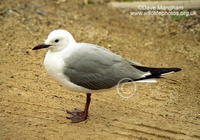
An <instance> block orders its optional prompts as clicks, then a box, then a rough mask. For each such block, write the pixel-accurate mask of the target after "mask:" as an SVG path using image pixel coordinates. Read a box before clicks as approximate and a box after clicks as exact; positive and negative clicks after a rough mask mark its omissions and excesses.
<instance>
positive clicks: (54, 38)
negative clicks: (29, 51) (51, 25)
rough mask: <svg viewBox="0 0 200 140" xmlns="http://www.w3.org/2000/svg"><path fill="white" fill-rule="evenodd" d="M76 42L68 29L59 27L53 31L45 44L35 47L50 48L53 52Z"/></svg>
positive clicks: (35, 48) (36, 48)
mask: <svg viewBox="0 0 200 140" xmlns="http://www.w3.org/2000/svg"><path fill="white" fill-rule="evenodd" d="M74 43H76V41H75V40H74V38H73V36H72V35H71V34H70V33H69V32H67V31H66V30H62V29H58V30H54V31H52V32H51V33H50V34H49V36H48V38H47V39H46V41H45V43H44V44H40V45H38V46H36V47H34V48H33V50H38V49H42V48H49V50H50V51H51V52H56V51H61V50H63V49H64V48H66V47H67V46H69V45H73V44H74Z"/></svg>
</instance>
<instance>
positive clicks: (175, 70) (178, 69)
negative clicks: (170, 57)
mask: <svg viewBox="0 0 200 140" xmlns="http://www.w3.org/2000/svg"><path fill="white" fill-rule="evenodd" d="M181 70H182V69H181V68H174V72H178V71H181Z"/></svg>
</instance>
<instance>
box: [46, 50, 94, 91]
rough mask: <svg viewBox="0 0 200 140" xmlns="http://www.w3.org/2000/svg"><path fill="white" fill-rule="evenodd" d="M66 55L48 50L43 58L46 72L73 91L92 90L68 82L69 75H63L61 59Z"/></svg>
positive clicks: (63, 64)
mask: <svg viewBox="0 0 200 140" xmlns="http://www.w3.org/2000/svg"><path fill="white" fill-rule="evenodd" d="M66 57H68V56H67V55H66V54H65V55H64V54H62V51H61V52H50V51H49V52H48V53H47V54H46V57H45V59H44V66H45V69H46V72H47V73H48V74H49V75H50V76H51V77H52V78H53V79H54V80H55V81H57V82H58V83H59V84H60V85H62V86H64V87H65V88H67V89H69V90H71V91H75V92H83V93H89V92H94V91H93V90H89V89H86V88H84V87H81V86H78V85H75V84H74V83H72V82H70V80H69V77H67V76H66V75H64V67H66V64H65V63H64V61H63V58H66Z"/></svg>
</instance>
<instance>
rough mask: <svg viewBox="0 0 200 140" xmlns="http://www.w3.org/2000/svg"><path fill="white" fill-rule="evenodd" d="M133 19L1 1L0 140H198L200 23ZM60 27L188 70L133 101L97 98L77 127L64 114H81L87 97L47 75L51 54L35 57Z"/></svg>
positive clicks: (63, 1) (55, 3) (91, 9)
mask: <svg viewBox="0 0 200 140" xmlns="http://www.w3.org/2000/svg"><path fill="white" fill-rule="evenodd" d="M129 12H130V10H119V9H114V8H112V7H109V6H108V5H107V3H106V2H103V1H95V2H92V3H91V2H90V3H89V4H88V5H84V4H83V2H82V1H78V0H77V1H71V0H52V1H51V0H49V1H40V0H34V1H28V0H24V1H23V2H22V1H20V0H15V1H11V0H3V1H2V0H1V1H0V24H1V30H0V56H1V61H0V64H1V67H0V77H1V78H0V91H1V94H0V130H1V131H0V139H1V140H12V139H18V140H22V139H31V140H35V139H48V140H53V139H65V140H66V139H109V140H112V139H142V140H143V139H144V140H149V139H181V140H182V139H185V140H190V139H193V140H196V139H200V133H199V132H200V79H199V77H200V70H199V68H200V35H199V33H200V30H199V29H200V24H199V16H196V17H191V18H189V19H183V20H181V21H176V20H174V19H172V18H170V17H169V16H164V17H159V16H132V15H130V14H129ZM46 14H47V15H46ZM58 28H61V29H66V30H68V31H69V32H71V33H72V35H73V36H74V38H75V39H76V41H77V42H87V43H92V44H97V45H100V46H103V47H105V48H108V49H110V50H111V51H113V52H115V53H117V54H119V55H122V56H123V57H126V58H128V59H132V60H135V61H138V62H140V63H142V64H144V65H145V66H151V67H153V66H154V67H180V68H182V69H183V70H182V71H181V72H178V73H174V74H170V75H166V76H165V77H166V78H168V79H160V80H159V82H158V83H154V84H150V83H138V84H137V91H136V93H135V95H134V96H133V97H132V98H129V99H125V98H122V97H121V96H119V95H118V94H117V91H116V90H113V91H111V92H107V93H102V94H101V93H99V94H93V95H92V101H91V106H90V112H89V113H90V116H89V119H88V120H87V121H85V122H82V123H77V124H72V123H70V121H69V120H68V119H66V116H70V115H69V114H67V113H66V110H67V109H68V110H73V109H74V108H80V109H83V107H84V104H85V94H83V93H73V92H71V91H68V90H67V89H65V88H63V87H61V86H59V85H58V84H57V83H56V82H54V81H53V80H52V79H51V78H50V77H49V76H48V75H47V74H46V72H45V69H44V66H43V59H44V57H45V54H46V52H47V50H45V49H44V50H40V51H32V48H33V47H34V46H36V45H38V44H41V43H43V42H44V40H45V39H46V38H47V36H48V34H49V33H50V32H51V31H53V30H55V29H58ZM169 79H174V80H175V81H172V80H169Z"/></svg>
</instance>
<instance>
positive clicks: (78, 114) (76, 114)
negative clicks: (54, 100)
mask: <svg viewBox="0 0 200 140" xmlns="http://www.w3.org/2000/svg"><path fill="white" fill-rule="evenodd" d="M90 101H91V94H90V93H87V98H86V104H85V109H84V111H81V110H78V109H74V111H73V112H70V111H67V113H68V114H71V115H73V116H72V117H67V119H70V120H72V121H71V122H72V123H78V122H82V121H84V120H86V119H87V117H88V110H89V106H90Z"/></svg>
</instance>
